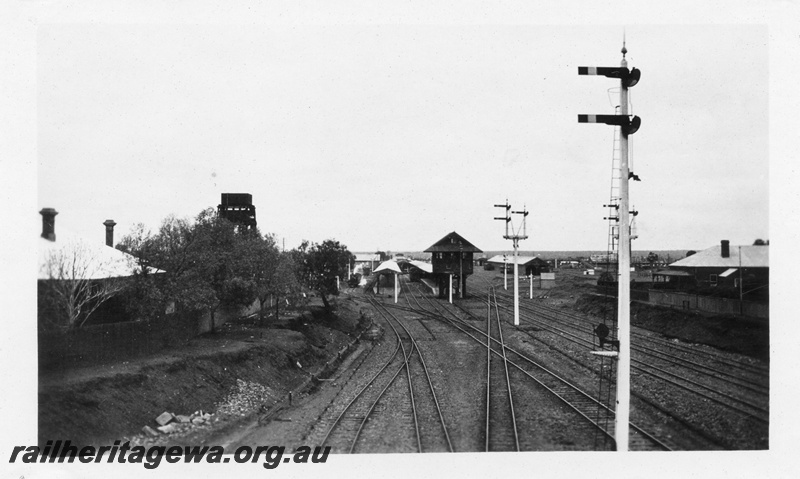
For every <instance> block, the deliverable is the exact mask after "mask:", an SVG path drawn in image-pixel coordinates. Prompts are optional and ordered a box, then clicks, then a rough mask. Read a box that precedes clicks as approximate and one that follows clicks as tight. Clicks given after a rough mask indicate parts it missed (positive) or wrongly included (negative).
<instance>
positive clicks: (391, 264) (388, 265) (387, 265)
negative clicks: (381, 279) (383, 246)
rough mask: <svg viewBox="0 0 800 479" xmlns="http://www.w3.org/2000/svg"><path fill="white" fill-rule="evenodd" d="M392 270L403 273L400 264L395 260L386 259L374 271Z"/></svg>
mask: <svg viewBox="0 0 800 479" xmlns="http://www.w3.org/2000/svg"><path fill="white" fill-rule="evenodd" d="M384 271H386V272H392V273H402V272H403V271H402V270H401V269H400V266H398V265H397V263H396V262H395V261H394V260H391V259H390V260H389V261H384V262H383V263H381V264H380V265H378V267H377V268H375V271H373V273H381V272H384Z"/></svg>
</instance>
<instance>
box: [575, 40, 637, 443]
mask: <svg viewBox="0 0 800 479" xmlns="http://www.w3.org/2000/svg"><path fill="white" fill-rule="evenodd" d="M626 53H628V50H627V48H625V40H623V42H622V61H621V62H620V66H619V67H578V75H602V76H605V77H608V78H617V79H619V80H620V86H621V88H620V94H619V114H618V115H578V123H605V124H607V125H614V126H618V127H619V128H620V133H621V135H620V180H621V181H620V185H619V186H620V188H619V208H618V211H619V215H618V216H617V218H618V219H617V221H618V222H619V228H618V229H617V231H618V232H619V254H618V255H617V256H618V265H619V266H618V269H617V274H618V288H619V292H618V295H617V297H618V300H617V314H618V318H617V339H618V341H619V350H618V352H615V351H613V350H612V351H597V352H596V353H598V354H601V355H608V356H614V357H616V358H617V387H616V391H617V397H616V408H615V409H616V412H615V415H614V422H615V423H614V428H615V432H614V440H615V442H616V449H617V451H627V450H628V418H629V416H630V389H631V384H630V373H631V355H630V353H631V344H630V327H631V326H630V296H631V291H630V281H631V266H630V263H631V231H630V214H631V212H630V208H629V205H628V203H629V199H628V181H629V180H630V179H631V178H633V177H635V175H634V174H633V173H632V172H631V171H630V165H629V155H628V136H629V135H632V134H634V133H636V131H637V130H638V129H639V126H640V125H641V119H640V118H639V117H638V116H630V115H629V114H628V88H630V87H632V86H634V85H636V84H637V83H638V82H639V78H640V77H641V72H640V71H639V70H638V69H636V68H633V69H631V70H628V61H627V60H626V59H625V54H626Z"/></svg>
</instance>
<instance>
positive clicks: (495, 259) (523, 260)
mask: <svg viewBox="0 0 800 479" xmlns="http://www.w3.org/2000/svg"><path fill="white" fill-rule="evenodd" d="M536 258H537V257H536V256H517V264H518V265H526V264H528V263H530V262H531V261H533V260H535V259H536ZM486 262H487V263H496V264H503V263H504V262H505V263H508V264H514V255H513V254H509V255H508V260H506V261H503V255H501V254H498V255H495V256H492V257H491V258H489V259H487V260H486Z"/></svg>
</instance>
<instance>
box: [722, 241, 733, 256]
mask: <svg viewBox="0 0 800 479" xmlns="http://www.w3.org/2000/svg"><path fill="white" fill-rule="evenodd" d="M720 244H721V245H722V257H723V258H730V257H731V247H730V241H728V240H722V241H720Z"/></svg>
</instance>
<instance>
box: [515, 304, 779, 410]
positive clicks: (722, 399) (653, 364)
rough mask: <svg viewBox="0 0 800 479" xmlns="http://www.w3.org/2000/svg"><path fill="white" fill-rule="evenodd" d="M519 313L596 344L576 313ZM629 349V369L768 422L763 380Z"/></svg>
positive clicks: (525, 309) (529, 308) (528, 308)
mask: <svg viewBox="0 0 800 479" xmlns="http://www.w3.org/2000/svg"><path fill="white" fill-rule="evenodd" d="M504 299H506V301H507V302H509V303H510V302H511V301H513V297H512V298H508V297H505V298H504ZM502 308H503V309H504V310H506V311H510V306H509V305H508V304H504V305H503V306H502ZM520 312H521V314H520V321H521V322H524V323H526V324H532V325H535V326H537V328H539V329H541V330H545V331H548V332H551V333H552V334H556V335H558V336H559V337H561V338H563V339H565V340H568V341H571V342H573V343H575V344H577V345H579V346H582V347H585V348H588V349H593V348H595V347H596V345H595V342H594V333H593V331H592V329H591V322H590V321H591V320H588V319H586V318H583V317H580V316H577V315H576V316H574V317H577V318H578V319H579V320H578V321H564V317H565V316H566V314H564V313H562V314H555V313H554V312H553V311H552V309H548V308H542V307H538V306H536V305H534V304H526V305H525V306H523V305H522V304H521V305H520ZM642 336H644V335H642V334H638V335H636V336H634V337H633V338H632V341H637V342H639V340H640V339H641V337H642ZM631 349H632V351H633V354H635V356H634V357H633V358H632V359H631V363H632V364H631V368H632V369H633V370H634V371H637V372H639V373H643V374H647V375H650V376H651V377H653V378H656V379H658V380H660V381H663V382H664V383H667V384H670V385H672V386H674V387H677V388H680V389H681V390H683V391H685V392H688V393H691V394H694V395H697V396H698V397H700V398H702V399H704V400H708V401H712V402H714V403H716V404H719V405H721V406H723V407H725V408H728V409H730V410H731V411H735V412H736V413H738V414H741V415H743V416H746V417H749V418H753V419H754V420H756V421H759V422H761V423H764V424H766V423H768V421H769V410H768V409H767V408H766V407H764V404H766V403H768V394H769V392H768V389H767V388H766V387H765V386H764V385H763V383H759V382H753V381H748V380H747V379H742V378H740V377H737V376H736V375H734V374H732V373H730V372H729V371H728V370H722V369H720V368H714V367H711V366H708V365H705V364H701V363H699V362H697V361H696V360H692V359H688V360H683V359H681V358H679V357H675V356H672V355H670V354H668V353H664V352H663V351H662V350H660V349H658V348H656V347H651V346H642V345H632V347H631ZM637 356H638V357H637ZM676 367H677V368H681V369H680V370H677V371H675V370H674V369H673V368H676ZM686 372H690V373H692V375H700V378H699V379H692V378H689V377H687V376H688V374H686ZM762 382H763V379H762Z"/></svg>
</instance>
